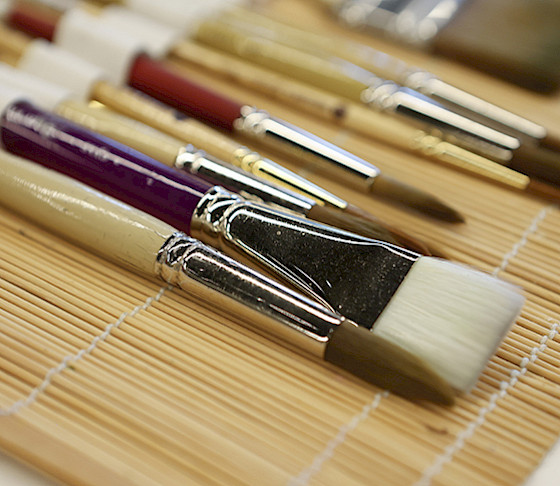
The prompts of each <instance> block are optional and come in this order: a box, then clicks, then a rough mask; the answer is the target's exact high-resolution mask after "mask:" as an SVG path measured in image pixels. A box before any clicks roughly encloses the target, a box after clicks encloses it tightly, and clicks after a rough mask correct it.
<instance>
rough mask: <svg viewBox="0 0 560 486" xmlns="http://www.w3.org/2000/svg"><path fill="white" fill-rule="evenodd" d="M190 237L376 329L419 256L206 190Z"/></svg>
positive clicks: (230, 195) (218, 190)
mask: <svg viewBox="0 0 560 486" xmlns="http://www.w3.org/2000/svg"><path fill="white" fill-rule="evenodd" d="M191 235H192V236H193V237H195V238H197V239H199V240H201V241H203V242H205V243H207V244H209V245H211V246H213V247H215V248H219V249H220V250H222V251H224V252H225V253H227V254H228V255H230V256H232V257H234V258H235V259H236V260H238V261H241V262H243V263H246V264H248V265H251V266H255V265H257V266H258V267H259V269H261V270H263V271H266V272H267V273H268V274H270V275H273V276H275V277H276V278H281V279H283V280H284V281H285V282H286V283H289V284H290V285H291V286H295V287H296V288H298V289H300V290H301V291H302V292H304V293H305V294H306V295H308V296H309V297H311V298H313V299H314V300H315V301H317V302H320V303H321V304H322V305H324V306H325V307H328V308H330V309H331V310H333V311H336V312H337V313H339V314H341V315H343V316H345V317H346V318H348V319H351V320H353V321H354V322H356V323H358V324H360V325H362V326H365V327H371V325H372V324H373V322H375V319H376V317H377V316H378V315H379V314H380V313H381V312H382V310H383V309H384V308H385V306H386V305H387V303H388V301H389V299H390V298H391V297H392V295H393V293H394V292H395V291H396V289H397V288H398V286H399V284H400V282H401V281H402V279H403V278H404V277H405V275H406V273H407V272H408V270H409V269H410V266H411V265H412V264H413V263H414V261H415V260H416V259H417V258H418V257H419V255H418V254H416V253H413V252H410V251H408V250H405V249H402V248H399V247H396V246H393V245H390V244H388V243H385V242H381V241H376V240H371V239H368V238H364V237H361V236H357V235H355V234H353V233H347V232H345V231H342V230H339V229H336V228H333V227H331V226H326V225H322V224H320V223H315V222H313V221H309V220H306V219H303V218H298V217H296V216H293V215H290V214H287V213H282V212H280V211H275V210H273V209H271V208H269V207H265V206H262V205H259V204H256V203H252V202H248V201H243V200H242V198H240V197H239V196H238V195H234V194H231V193H229V192H227V191H225V190H224V189H222V188H220V187H214V188H213V189H211V190H210V191H208V192H207V193H206V194H205V195H204V197H203V199H202V200H201V201H200V203H199V205H198V206H197V209H196V211H195V213H194V215H193V217H192V219H191Z"/></svg>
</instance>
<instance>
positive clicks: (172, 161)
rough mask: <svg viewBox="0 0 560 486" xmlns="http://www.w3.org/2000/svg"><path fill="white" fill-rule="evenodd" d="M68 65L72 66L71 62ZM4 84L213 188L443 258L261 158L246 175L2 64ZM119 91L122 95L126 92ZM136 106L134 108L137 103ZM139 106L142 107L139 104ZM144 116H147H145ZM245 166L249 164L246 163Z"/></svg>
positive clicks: (0, 77) (1, 81)
mask: <svg viewBox="0 0 560 486" xmlns="http://www.w3.org/2000/svg"><path fill="white" fill-rule="evenodd" d="M0 43H1V41H0ZM41 47H46V49H47V50H46V51H45V50H41V52H42V53H43V54H46V53H47V52H49V53H50V52H51V51H52V49H53V48H52V47H51V46H48V45H45V44H43V45H42V46H41ZM46 57H47V59H43V60H49V59H50V56H46ZM65 59H66V60H69V61H71V60H72V59H67V58H66V57H65ZM78 64H79V63H78ZM51 66H52V64H51ZM76 67H77V66H76V64H75V63H73V68H76ZM0 84H3V85H5V86H11V87H13V88H16V87H17V88H18V89H22V90H23V89H25V92H26V93H27V94H28V95H29V96H30V99H32V100H33V101H34V102H37V103H38V105H39V106H40V107H42V108H45V109H48V110H53V111H56V112H57V113H59V114H62V115H63V116H64V117H65V118H68V119H71V120H74V121H76V122H78V123H80V124H81V125H84V126H86V127H88V128H91V129H93V130H96V131H98V132H99V133H102V134H103V135H106V136H108V137H110V138H114V139H116V140H118V141H120V142H122V143H124V144H125V145H130V146H133V147H134V148H135V149H137V150H139V151H140V152H143V153H145V154H147V155H149V156H150V157H152V158H155V159H157V160H160V161H161V162H163V163H165V164H166V165H169V166H173V167H176V168H179V169H181V170H187V171H189V172H190V173H192V174H194V175H197V176H199V177H202V178H204V179H206V180H207V181H209V182H211V183H212V184H219V185H223V186H224V187H226V188H228V189H231V190H233V191H235V192H239V193H241V194H243V195H244V196H246V197H249V198H253V199H257V200H260V201H263V202H266V203H269V204H274V205H276V206H280V207H282V208H285V209H287V210H291V211H294V212H296V213H299V214H301V215H303V216H306V217H308V218H310V219H313V220H315V221H319V222H322V223H325V224H329V225H332V226H336V227H338V228H341V229H344V230H346V231H351V232H353V233H356V234H359V235H362V236H366V237H368V238H375V239H380V240H384V241H388V242H391V243H395V244H398V245H401V246H404V247H406V248H409V249H412V250H414V251H417V252H419V253H423V254H426V255H430V254H437V255H440V256H441V252H440V251H434V250H433V249H432V248H428V247H427V246H426V245H425V244H424V243H423V242H421V241H419V240H417V239H416V238H413V237H412V236H410V235H408V234H406V233H405V232H404V231H402V230H400V229H397V228H394V227H391V226H389V225H388V224H386V223H385V222H382V221H381V220H379V219H378V218H376V217H374V216H373V215H371V214H370V213H367V212H365V211H362V210H360V209H359V208H357V207H356V206H353V205H351V204H348V203H346V202H345V201H344V200H341V199H339V198H336V196H334V195H332V194H330V193H328V192H327V191H325V190H323V189H321V188H319V187H317V186H315V185H313V184H311V183H309V182H308V181H306V180H305V179H301V180H300V179H299V178H298V176H297V175H296V174H293V173H291V172H290V171H287V170H285V169H284V168H283V167H280V166H278V165H277V164H274V163H273V162H272V161H269V160H266V159H265V160H262V159H260V158H259V157H258V156H257V155H256V154H255V157H253V158H251V159H249V161H248V162H249V163H252V170H251V171H250V172H246V171H245V170H242V169H241V168H238V167H236V166H233V165H232V164H229V163H227V162H225V161H222V160H220V159H217V158H215V157H212V156H209V155H206V154H205V153H203V152H201V151H200V150H198V149H196V148H194V146H193V145H192V144H187V145H185V144H184V143H181V142H180V141H179V140H176V139H175V138H173V137H170V136H168V135H165V134H163V133H161V132H159V131H158V130H156V129H153V128H151V127H148V126H146V125H144V124H143V123H141V122H137V121H133V120H130V119H128V118H127V117H124V116H122V115H117V114H116V113H112V112H110V110H107V109H106V108H104V107H103V105H100V104H99V103H97V102H95V104H94V105H93V106H96V107H95V108H94V107H93V106H89V105H87V104H86V103H85V102H79V101H72V100H71V98H73V97H72V96H71V94H70V93H69V92H68V91H67V90H65V89H63V88H61V87H59V86H56V85H53V84H52V83H49V82H48V81H45V80H43V79H41V78H37V77H35V76H33V75H31V74H28V73H26V72H22V71H20V70H17V69H14V68H11V67H10V66H7V65H2V64H0ZM117 91H118V92H122V90H117ZM129 98H133V99H134V98H136V96H130V95H129V96H124V98H123V97H119V99H120V100H121V102H125V103H127V102H128V101H129ZM111 99H114V96H112V97H111ZM132 104H133V105H134V103H132ZM135 104H136V105H137V104H138V102H137V103H135ZM127 106H129V107H130V106H131V104H127ZM143 111H144V112H145V110H143ZM148 111H149V110H148ZM187 138H188V137H187ZM205 139H206V138H205ZM211 140H212V139H211ZM226 142H227V141H226ZM223 145H226V147H227V144H222V145H221V146H223ZM248 155H249V154H247V156H248ZM243 160H245V157H244V159H243ZM253 172H256V173H257V174H266V175H267V177H266V178H262V177H257V176H255V175H253ZM286 177H288V179H289V180H290V181H291V185H290V187H292V186H294V185H297V186H298V187H305V188H308V189H309V190H308V191H302V192H303V194H301V193H296V192H294V191H292V190H290V189H287V188H283V187H280V186H278V185H276V184H275V182H276V181H277V180H278V179H279V180H281V181H282V180H284V179H285V178H286ZM307 194H312V195H316V196H317V195H319V196H321V197H320V198H318V199H319V201H321V202H322V203H324V204H325V203H326V204H325V205H323V204H320V203H318V202H316V200H314V199H313V198H311V197H309V196H307Z"/></svg>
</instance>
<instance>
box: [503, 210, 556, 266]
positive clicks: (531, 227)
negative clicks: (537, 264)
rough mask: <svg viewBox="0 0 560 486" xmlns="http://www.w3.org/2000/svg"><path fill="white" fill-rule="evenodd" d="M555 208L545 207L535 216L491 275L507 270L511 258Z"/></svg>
mask: <svg viewBox="0 0 560 486" xmlns="http://www.w3.org/2000/svg"><path fill="white" fill-rule="evenodd" d="M556 208H557V207H556V206H547V207H545V208H543V209H542V210H541V211H540V212H539V214H537V215H536V216H535V218H533V221H531V224H530V225H529V227H528V228H527V229H526V230H525V232H524V233H523V235H521V238H520V239H519V241H518V242H517V243H516V244H515V245H513V248H512V249H511V251H510V252H509V253H507V254H506V256H504V258H503V259H502V261H501V263H500V265H498V266H497V267H496V268H495V269H494V271H493V272H492V275H498V274H499V273H500V272H503V271H504V270H505V269H506V268H507V266H508V265H509V262H510V261H511V260H512V259H513V258H515V257H516V256H517V254H518V253H519V251H520V250H521V248H523V247H524V246H525V245H526V244H527V242H528V241H529V236H531V235H532V234H534V233H536V232H537V230H538V227H539V224H540V223H541V222H542V221H543V220H544V218H546V216H547V215H548V213H549V212H550V211H552V210H553V209H556Z"/></svg>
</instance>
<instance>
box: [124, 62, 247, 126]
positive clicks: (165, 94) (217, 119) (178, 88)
mask: <svg viewBox="0 0 560 486" xmlns="http://www.w3.org/2000/svg"><path fill="white" fill-rule="evenodd" d="M128 79H129V81H128V84H129V85H130V86H132V87H133V88H136V89H138V90H140V91H142V92H144V93H146V94H148V95H150V96H152V97H154V98H156V99H157V100H159V101H161V102H163V103H166V104H168V105H170V106H172V107H173V108H175V109H177V110H179V111H181V112H183V113H186V114H188V115H189V116H192V117H194V118H198V119H199V120H202V121H204V122H206V123H209V124H211V125H214V126H217V127H219V128H223V129H225V130H228V131H233V122H234V121H235V120H236V119H237V118H239V117H240V115H241V113H240V111H241V107H242V106H243V104H242V103H238V102H235V101H232V100H230V99H229V98H227V97H225V96H221V95H220V94H218V93H215V92H213V91H210V90H208V89H206V88H204V87H202V86H200V85H198V84H196V83H193V82H191V81H189V80H188V79H186V78H184V77H183V76H180V75H178V74H175V73H174V72H173V71H171V70H170V69H168V68H166V67H165V66H164V65H163V64H162V63H161V62H159V61H156V60H154V59H151V58H150V57H148V56H146V55H141V56H138V58H137V59H136V61H135V62H134V64H133V66H132V68H131V70H130V74H129V78H128Z"/></svg>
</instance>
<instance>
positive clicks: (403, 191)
mask: <svg viewBox="0 0 560 486" xmlns="http://www.w3.org/2000/svg"><path fill="white" fill-rule="evenodd" d="M371 191H372V193H373V194H375V195H377V196H381V197H384V198H387V199H389V200H391V201H395V202H398V203H400V204H402V205H404V206H407V207H411V208H413V209H416V210H417V211H420V212H422V213H424V214H427V215H429V216H432V217H434V218H438V219H441V220H443V221H447V222H449V223H463V222H464V221H465V218H464V217H463V215H462V214H461V213H460V212H459V211H457V210H456V209H454V208H452V207H451V206H449V205H448V204H446V203H444V202H443V201H441V200H440V199H438V198H437V197H435V196H432V195H431V194H428V193H427V192H425V191H422V190H420V189H417V188H415V187H412V186H410V185H408V184H405V183H404V182H401V181H398V180H396V179H393V178H392V177H389V176H386V175H380V176H378V177H376V178H375V181H374V183H373V184H372V186H371Z"/></svg>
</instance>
